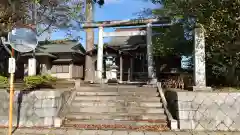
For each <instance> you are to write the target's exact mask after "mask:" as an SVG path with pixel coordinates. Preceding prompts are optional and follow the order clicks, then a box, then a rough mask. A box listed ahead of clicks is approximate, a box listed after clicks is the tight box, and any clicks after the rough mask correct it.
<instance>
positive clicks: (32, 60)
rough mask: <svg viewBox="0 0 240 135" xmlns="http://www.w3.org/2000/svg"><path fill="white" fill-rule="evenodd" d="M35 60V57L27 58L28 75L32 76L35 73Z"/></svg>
mask: <svg viewBox="0 0 240 135" xmlns="http://www.w3.org/2000/svg"><path fill="white" fill-rule="evenodd" d="M36 70H37V61H36V59H35V58H30V59H28V76H34V75H36V74H37V72H36Z"/></svg>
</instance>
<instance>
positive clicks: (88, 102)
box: [72, 100, 162, 107]
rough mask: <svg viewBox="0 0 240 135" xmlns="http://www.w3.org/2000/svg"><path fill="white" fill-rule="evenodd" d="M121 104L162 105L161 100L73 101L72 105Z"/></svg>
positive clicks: (99, 105)
mask: <svg viewBox="0 0 240 135" xmlns="http://www.w3.org/2000/svg"><path fill="white" fill-rule="evenodd" d="M119 105H126V106H128V107H162V103H161V102H151V101H149V102H148V101H146V102H133V101H132V102H126V101H123V100H121V101H112V102H111V101H73V102H72V106H75V107H87V106H95V107H104V106H108V107H114V106H119Z"/></svg>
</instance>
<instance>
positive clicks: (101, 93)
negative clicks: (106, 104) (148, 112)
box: [77, 91, 159, 96]
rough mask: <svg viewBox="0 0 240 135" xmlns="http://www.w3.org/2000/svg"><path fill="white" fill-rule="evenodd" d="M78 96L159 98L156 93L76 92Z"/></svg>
mask: <svg viewBox="0 0 240 135" xmlns="http://www.w3.org/2000/svg"><path fill="white" fill-rule="evenodd" d="M77 95H79V96H120V95H126V96H127V95H139V96H140V95H147V96H159V93H157V92H140V91H139V92H137V91H119V92H118V91H87V92H86V91H78V92H77Z"/></svg>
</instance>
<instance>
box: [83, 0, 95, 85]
mask: <svg viewBox="0 0 240 135" xmlns="http://www.w3.org/2000/svg"><path fill="white" fill-rule="evenodd" d="M93 6H94V5H93V1H92V0H86V8H85V13H86V21H87V24H88V23H89V24H91V22H92V21H93V18H94V17H93ZM93 47H94V31H93V28H88V29H86V51H87V52H88V51H91V50H92V49H93ZM94 76H95V71H94V63H93V60H92V56H91V55H86V58H85V79H84V80H85V81H86V82H93V81H94Z"/></svg>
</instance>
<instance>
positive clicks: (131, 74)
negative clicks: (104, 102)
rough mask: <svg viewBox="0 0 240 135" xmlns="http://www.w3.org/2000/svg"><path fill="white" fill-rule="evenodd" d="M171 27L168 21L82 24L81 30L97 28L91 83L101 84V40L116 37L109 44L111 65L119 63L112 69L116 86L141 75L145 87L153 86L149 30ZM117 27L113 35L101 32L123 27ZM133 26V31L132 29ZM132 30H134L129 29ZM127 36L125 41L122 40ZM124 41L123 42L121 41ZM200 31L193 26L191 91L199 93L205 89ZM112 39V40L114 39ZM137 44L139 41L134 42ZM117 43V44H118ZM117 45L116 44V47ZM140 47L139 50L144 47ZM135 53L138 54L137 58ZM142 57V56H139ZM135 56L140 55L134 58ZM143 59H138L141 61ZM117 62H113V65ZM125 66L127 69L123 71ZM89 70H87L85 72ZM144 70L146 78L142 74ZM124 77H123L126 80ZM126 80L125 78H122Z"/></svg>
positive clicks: (151, 49)
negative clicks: (96, 43) (195, 90)
mask: <svg viewBox="0 0 240 135" xmlns="http://www.w3.org/2000/svg"><path fill="white" fill-rule="evenodd" d="M169 25H171V20H169V18H158V19H142V20H126V21H104V22H97V23H88V24H85V25H83V28H84V29H93V28H98V29H99V31H98V32H99V34H98V46H97V69H96V70H95V71H96V75H95V76H94V78H93V81H95V82H98V83H101V82H103V81H102V80H103V73H104V72H105V71H104V68H103V63H104V62H103V59H104V54H103V49H104V48H103V39H104V37H112V38H115V37H117V38H118V39H117V40H116V41H115V42H113V44H115V45H114V46H112V48H114V49H115V50H116V51H117V52H118V54H117V56H116V57H115V62H117V61H119V62H118V63H119V65H118V66H117V68H116V69H115V71H116V73H114V76H116V79H117V80H118V82H119V83H122V82H123V81H125V80H127V81H128V82H131V81H137V80H139V79H141V78H142V77H144V76H147V77H146V78H147V82H148V83H149V84H156V82H157V81H158V80H157V78H156V70H155V65H154V60H153V59H154V56H153V46H152V36H153V35H154V34H156V33H153V32H152V27H155V26H156V27H165V26H169ZM126 26H132V27H131V28H120V29H122V30H116V31H115V32H104V28H109V27H112V28H113V27H115V28H116V27H126ZM136 27H137V29H136ZM133 28H134V29H133ZM139 36H140V37H141V38H145V40H144V41H145V43H143V42H140V43H131V40H133V39H134V38H136V37H139ZM126 37H127V39H126ZM124 38H125V39H124ZM204 38H205V37H204V28H202V27H196V28H195V30H194V89H197V90H202V89H206V73H205V70H206V69H205V68H206V67H205V40H204ZM115 39H116V38H115ZM135 40H136V41H140V39H138V38H137V39H135ZM118 41H120V42H118ZM119 43H120V44H119ZM142 46H144V47H145V50H144V49H143V50H144V51H143V52H140V53H139V52H138V49H141V47H142ZM144 47H143V48H144ZM138 53H139V54H140V55H138ZM142 54H145V55H143V57H142V56H141V55H142ZM138 56H140V57H139V58H138ZM144 57H145V59H142V58H144ZM116 64H117V63H114V65H116ZM126 67H127V68H126ZM85 70H86V71H87V70H90V69H85ZM146 70H147V75H146ZM126 76H127V77H126ZM126 78H127V79H126Z"/></svg>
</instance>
